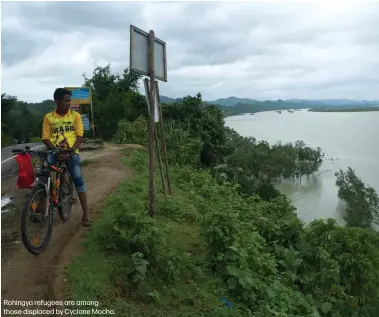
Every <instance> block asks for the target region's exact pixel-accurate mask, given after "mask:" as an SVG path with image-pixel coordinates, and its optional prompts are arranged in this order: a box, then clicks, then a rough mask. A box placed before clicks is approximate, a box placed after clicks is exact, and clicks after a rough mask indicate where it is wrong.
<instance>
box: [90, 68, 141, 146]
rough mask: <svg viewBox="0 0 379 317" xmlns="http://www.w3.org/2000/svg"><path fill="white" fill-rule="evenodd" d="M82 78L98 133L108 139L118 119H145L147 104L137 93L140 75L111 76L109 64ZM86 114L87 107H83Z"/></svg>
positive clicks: (126, 72)
mask: <svg viewBox="0 0 379 317" xmlns="http://www.w3.org/2000/svg"><path fill="white" fill-rule="evenodd" d="M83 77H84V85H83V86H84V87H90V88H91V92H92V103H93V109H94V117H95V118H94V120H95V124H96V131H97V134H98V135H99V136H100V137H102V138H103V139H105V140H110V139H111V138H112V137H113V136H114V134H115V133H116V131H117V124H118V122H119V121H120V120H122V119H126V120H130V121H133V120H135V119H137V118H138V117H140V116H144V117H147V104H146V100H145V98H144V97H143V96H141V95H140V94H139V93H138V87H139V85H138V80H139V78H140V76H138V75H136V74H134V73H130V72H128V69H125V70H124V71H123V74H122V76H120V75H119V74H117V73H113V72H112V69H111V65H110V64H108V65H107V66H105V67H101V66H96V67H95V69H94V71H93V73H92V76H91V77H90V78H87V77H86V75H83ZM83 109H84V112H89V107H86V106H85V107H84V108H83Z"/></svg>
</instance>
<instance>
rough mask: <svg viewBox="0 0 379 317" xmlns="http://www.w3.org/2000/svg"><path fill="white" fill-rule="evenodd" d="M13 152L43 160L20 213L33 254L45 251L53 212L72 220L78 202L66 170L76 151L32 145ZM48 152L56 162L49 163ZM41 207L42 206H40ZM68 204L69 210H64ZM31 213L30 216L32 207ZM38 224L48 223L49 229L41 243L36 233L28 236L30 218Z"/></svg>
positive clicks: (25, 244) (29, 249) (26, 246)
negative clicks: (39, 198) (42, 149)
mask: <svg viewBox="0 0 379 317" xmlns="http://www.w3.org/2000/svg"><path fill="white" fill-rule="evenodd" d="M12 153H14V154H18V155H23V154H28V153H30V154H31V156H38V157H39V159H40V164H39V168H37V169H36V170H35V181H34V183H33V184H32V185H31V189H32V191H31V193H30V194H29V197H28V198H27V200H26V202H25V205H24V208H23V210H22V214H21V236H22V242H23V244H24V246H25V248H26V250H28V251H29V252H30V253H33V254H40V253H42V252H44V251H45V249H46V247H47V246H48V245H49V243H50V240H51V237H52V233H53V225H54V213H55V211H56V210H57V211H58V214H59V217H60V218H61V220H62V221H63V222H66V221H67V220H68V219H69V216H70V213H71V208H72V205H73V204H75V203H76V200H75V199H74V198H73V181H72V179H71V176H70V175H69V173H68V172H67V167H66V166H64V165H65V164H63V163H64V162H65V161H67V160H69V159H70V158H71V155H72V154H73V153H74V152H73V151H72V150H61V149H59V150H47V151H33V150H31V149H30V147H29V146H26V147H25V150H20V149H14V150H12ZM49 154H55V155H56V157H57V164H49V163H48V161H47V157H48V155H49ZM38 197H42V198H43V199H44V200H45V202H44V204H39V202H38V199H37V201H35V200H36V198H38ZM38 207H40V208H38ZM64 207H67V212H64ZM30 209H32V213H31V215H30V216H29V215H28V214H29V210H30ZM28 219H30V220H31V221H32V222H34V223H37V224H38V226H39V227H45V226H47V232H46V236H45V238H44V239H42V242H40V243H39V241H40V239H39V237H37V236H36V235H35V236H34V238H33V239H32V240H31V239H29V238H28V226H27V220H28Z"/></svg>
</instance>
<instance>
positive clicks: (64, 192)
mask: <svg viewBox="0 0 379 317" xmlns="http://www.w3.org/2000/svg"><path fill="white" fill-rule="evenodd" d="M59 177H60V184H61V187H60V189H59V202H63V201H66V200H67V203H65V204H63V205H62V206H59V207H58V215H59V217H60V218H61V219H62V221H67V220H68V218H69V217H70V213H71V209H72V201H71V198H72V196H73V193H74V191H73V181H72V178H71V176H70V175H69V174H68V173H67V172H66V173H64V174H61V175H60V176H59Z"/></svg>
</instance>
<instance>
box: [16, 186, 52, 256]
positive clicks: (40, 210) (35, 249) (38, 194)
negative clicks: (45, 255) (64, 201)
mask: <svg viewBox="0 0 379 317" xmlns="http://www.w3.org/2000/svg"><path fill="white" fill-rule="evenodd" d="M46 199H49V197H48V196H47V195H46V190H45V188H44V187H43V186H37V187H35V188H34V189H33V190H32V192H31V193H30V195H29V197H28V198H27V200H26V202H25V205H24V208H23V211H22V215H21V237H22V242H23V244H24V246H25V248H26V250H28V251H29V252H30V253H33V254H40V253H42V252H43V251H45V249H46V247H47V246H48V244H49V242H50V240H51V236H52V233H53V223H54V222H53V220H54V219H53V217H54V216H53V215H54V213H52V212H50V210H49V213H48V216H47V217H45V208H46ZM50 208H52V206H50ZM30 211H31V212H30ZM29 220H30V221H31V222H32V223H33V224H35V225H36V227H37V228H38V229H42V228H45V229H46V234H45V235H44V236H42V235H41V234H39V233H38V234H36V233H34V235H33V238H32V239H30V238H29V233H30V231H31V225H29V224H28V221H29Z"/></svg>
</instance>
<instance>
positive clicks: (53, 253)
mask: <svg viewBox="0 0 379 317" xmlns="http://www.w3.org/2000/svg"><path fill="white" fill-rule="evenodd" d="M125 147H128V146H127V145H125V146H122V147H120V146H115V145H106V146H105V148H104V149H101V150H95V151H91V152H83V153H81V158H82V161H84V160H86V161H87V163H88V164H84V166H83V172H84V180H85V183H86V186H87V193H88V202H89V207H90V212H91V215H92V217H93V218H96V211H98V210H99V209H101V207H102V206H103V204H104V202H105V199H106V198H107V197H108V196H109V195H110V194H111V193H112V191H113V190H114V189H115V188H116V187H117V186H118V184H119V183H120V181H122V180H125V179H127V178H128V177H130V175H131V171H130V170H128V169H127V168H125V166H123V165H122V163H121V161H120V158H121V155H122V154H121V148H125ZM129 147H130V146H129ZM15 183H16V181H15V179H9V180H6V181H3V182H2V195H3V194H7V195H10V196H12V197H15V200H18V202H17V201H16V206H19V205H20V204H19V202H21V205H22V199H23V198H24V197H25V194H26V193H22V192H20V191H17V189H16V185H15ZM16 209H18V208H16ZM19 219H20V215H19V212H16V213H15V214H14V215H9V216H8V217H6V218H5V219H4V220H3V223H2V229H3V230H2V272H1V275H2V278H1V286H2V289H1V292H2V314H1V316H6V314H4V309H6V308H8V309H25V308H26V307H20V306H4V300H18V301H33V303H34V302H35V301H39V300H45V301H55V300H63V289H64V283H65V274H64V269H65V267H66V266H67V264H69V263H70V261H71V259H72V258H73V257H74V256H76V255H79V254H80V253H81V252H82V247H81V243H82V241H83V237H84V234H85V232H86V231H87V230H88V229H87V228H85V227H83V226H82V225H81V207H80V203H79V201H78V203H77V204H76V205H74V206H73V209H72V213H71V217H70V219H69V221H67V222H66V223H62V221H61V220H60V219H59V217H58V216H56V218H55V224H54V230H53V237H52V240H51V242H50V245H49V246H48V248H47V249H46V251H45V252H44V253H43V254H40V255H38V256H35V255H33V254H30V253H28V252H27V251H26V250H25V248H24V247H23V245H22V243H20V240H21V239H20V234H19V231H20V229H19V228H20V221H19ZM37 306H38V305H36V306H34V307H28V308H31V309H32V308H41V309H42V308H43V309H47V308H48V307H46V306H39V307H37ZM23 316H28V315H25V314H23Z"/></svg>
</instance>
